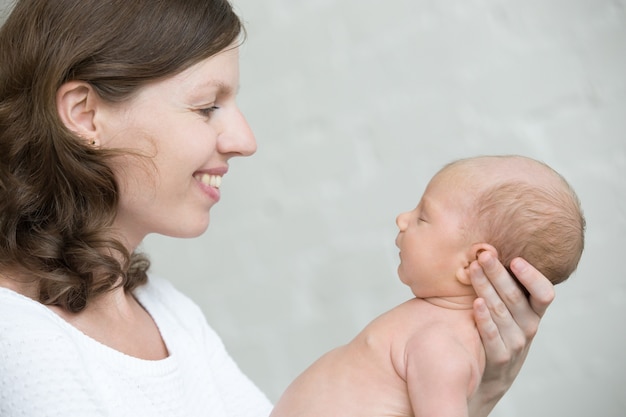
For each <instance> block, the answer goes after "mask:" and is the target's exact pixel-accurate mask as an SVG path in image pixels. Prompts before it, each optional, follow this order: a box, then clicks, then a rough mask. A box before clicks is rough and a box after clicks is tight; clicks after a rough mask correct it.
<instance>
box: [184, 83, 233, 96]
mask: <svg viewBox="0 0 626 417" xmlns="http://www.w3.org/2000/svg"><path fill="white" fill-rule="evenodd" d="M194 90H195V91H197V92H199V93H202V92H206V91H207V90H210V91H211V92H215V93H216V94H217V95H230V94H233V92H234V91H233V90H234V89H233V87H232V86H231V85H229V84H226V83H224V82H223V81H221V80H214V79H209V80H206V81H203V82H201V83H199V84H198V85H196V86H195V88H194ZM237 90H239V88H237Z"/></svg>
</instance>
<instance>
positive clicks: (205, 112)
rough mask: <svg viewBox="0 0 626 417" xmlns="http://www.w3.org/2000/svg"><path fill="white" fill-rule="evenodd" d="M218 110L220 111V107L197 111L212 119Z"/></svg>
mask: <svg viewBox="0 0 626 417" xmlns="http://www.w3.org/2000/svg"><path fill="white" fill-rule="evenodd" d="M218 109H219V107H218V106H211V107H206V108H204V109H198V110H197V111H198V113H200V114H201V115H202V116H204V117H210V116H211V113H213V112H214V111H215V110H218Z"/></svg>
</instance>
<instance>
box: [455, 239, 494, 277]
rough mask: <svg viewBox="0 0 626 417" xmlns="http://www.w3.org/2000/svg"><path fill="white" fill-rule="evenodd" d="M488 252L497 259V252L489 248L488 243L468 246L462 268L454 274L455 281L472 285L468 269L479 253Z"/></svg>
mask: <svg viewBox="0 0 626 417" xmlns="http://www.w3.org/2000/svg"><path fill="white" fill-rule="evenodd" d="M484 251H490V252H492V253H493V254H494V256H495V257H496V258H497V257H498V251H497V250H496V248H494V247H493V246H491V245H490V244H488V243H474V244H472V246H470V248H469V250H468V251H467V252H466V258H465V263H464V264H463V266H461V267H459V268H458V269H457V272H456V279H457V280H458V281H459V282H460V283H461V284H464V285H472V281H471V280H470V274H469V267H470V265H471V264H472V262H474V261H475V260H476V259H478V255H480V253H481V252H484Z"/></svg>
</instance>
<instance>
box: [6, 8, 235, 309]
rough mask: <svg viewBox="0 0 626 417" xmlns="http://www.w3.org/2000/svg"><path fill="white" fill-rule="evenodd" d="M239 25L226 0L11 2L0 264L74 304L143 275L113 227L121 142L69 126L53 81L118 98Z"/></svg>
mask: <svg viewBox="0 0 626 417" xmlns="http://www.w3.org/2000/svg"><path fill="white" fill-rule="evenodd" d="M243 35H244V33H243V27H242V24H241V21H240V20H239V18H238V17H237V16H236V14H235V13H234V11H233V9H232V7H231V5H230V3H229V2H228V1H227V0H159V1H155V0H108V1H102V0H54V1H52V0H19V1H17V2H16V3H15V6H14V8H13V10H12V12H11V14H10V15H9V16H8V18H7V20H6V22H5V23H4V25H3V26H2V28H1V29H0V267H1V268H3V269H5V270H9V271H17V272H16V273H14V274H15V275H17V276H22V277H28V279H30V280H32V282H35V283H36V284H37V290H38V293H39V295H38V299H39V301H40V302H42V303H44V304H52V305H59V306H62V307H63V308H65V309H67V310H69V311H72V312H78V311H80V310H82V309H83V308H85V306H86V305H87V303H88V302H89V300H91V299H92V298H93V297H95V296H97V295H99V294H102V293H104V292H106V291H109V290H111V289H112V288H114V287H115V286H123V287H124V288H125V289H126V290H128V291H130V290H132V289H133V288H135V287H137V286H138V285H141V284H142V283H144V282H145V281H146V279H147V270H148V267H149V262H148V260H147V258H146V257H144V256H143V255H141V254H139V253H132V254H131V253H128V250H127V249H126V248H125V246H124V245H123V244H122V243H121V242H120V241H119V240H118V239H117V238H116V234H115V233H114V231H112V230H111V226H112V224H113V220H114V218H115V216H116V213H117V206H118V202H119V191H118V190H119V187H118V183H117V181H118V180H119V179H118V178H115V175H114V172H113V170H112V160H113V158H115V157H119V156H120V155H124V154H125V153H124V150H112V149H105V148H96V147H93V146H90V145H89V144H88V143H87V140H86V138H80V137H77V135H76V134H74V133H73V132H71V131H69V130H68V129H67V128H66V127H65V125H64V124H63V123H62V121H61V119H60V117H59V115H58V112H57V107H56V94H57V91H58V90H59V88H60V87H61V86H62V85H63V84H64V83H66V82H70V81H77V82H84V83H87V84H88V85H89V86H90V87H91V88H93V90H94V91H95V92H96V93H97V94H98V95H99V96H100V98H101V99H102V100H104V101H107V102H110V103H118V102H124V101H126V100H128V99H130V98H132V97H133V96H134V94H135V93H136V92H137V91H138V89H140V88H141V87H142V86H144V85H147V84H148V83H150V82H153V81H156V80H160V79H163V78H166V77H169V76H173V75H175V74H177V73H180V72H181V71H183V70H185V69H187V68H189V67H191V66H192V65H194V64H196V63H198V62H200V61H202V60H204V59H206V58H209V57H211V56H213V55H215V54H217V53H218V52H220V51H222V50H224V49H226V48H228V47H234V46H236V45H237V44H238V43H239V42H241V41H242V40H243V39H242V36H243ZM146 209H147V210H149V207H147V208H146Z"/></svg>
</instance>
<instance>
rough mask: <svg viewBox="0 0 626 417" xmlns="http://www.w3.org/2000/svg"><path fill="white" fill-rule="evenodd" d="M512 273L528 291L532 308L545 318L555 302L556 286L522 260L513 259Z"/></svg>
mask: <svg viewBox="0 0 626 417" xmlns="http://www.w3.org/2000/svg"><path fill="white" fill-rule="evenodd" d="M511 271H513V273H514V274H515V277H516V278H517V279H518V280H519V282H521V283H522V285H523V286H524V287H525V288H526V289H527V290H528V292H529V295H530V298H529V300H530V306H531V308H532V309H533V310H534V311H535V313H537V315H538V316H539V317H543V315H544V314H545V312H546V309H547V308H548V306H549V305H550V303H552V301H553V300H554V295H555V293H554V285H552V283H551V282H550V281H549V280H548V279H547V278H546V277H545V276H543V274H542V273H541V272H539V271H537V270H536V269H535V268H534V267H533V266H532V265H530V264H529V263H528V262H526V260H524V259H522V258H515V259H513V261H512V262H511Z"/></svg>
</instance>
